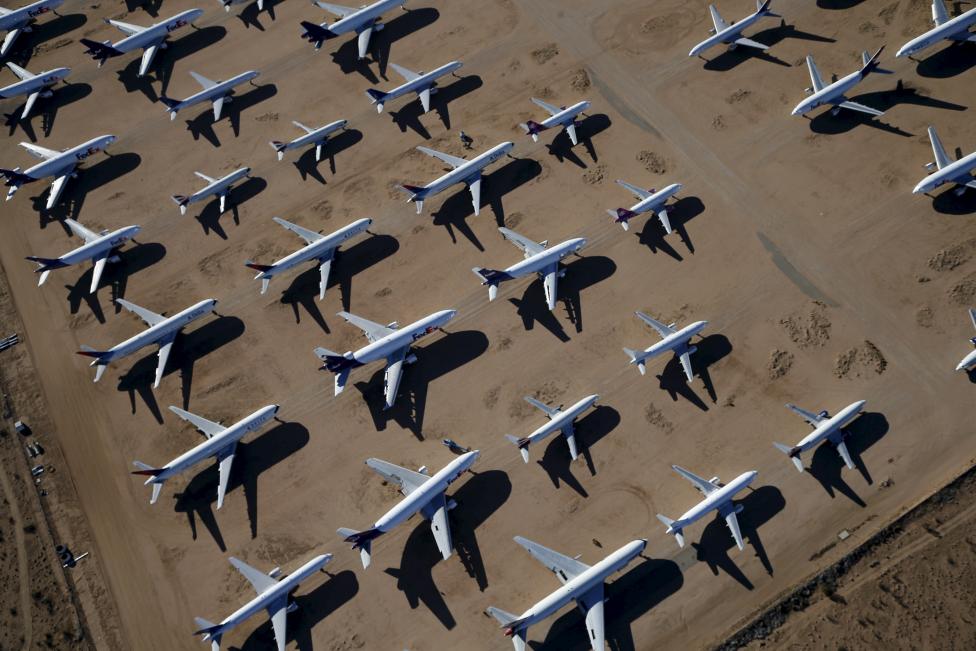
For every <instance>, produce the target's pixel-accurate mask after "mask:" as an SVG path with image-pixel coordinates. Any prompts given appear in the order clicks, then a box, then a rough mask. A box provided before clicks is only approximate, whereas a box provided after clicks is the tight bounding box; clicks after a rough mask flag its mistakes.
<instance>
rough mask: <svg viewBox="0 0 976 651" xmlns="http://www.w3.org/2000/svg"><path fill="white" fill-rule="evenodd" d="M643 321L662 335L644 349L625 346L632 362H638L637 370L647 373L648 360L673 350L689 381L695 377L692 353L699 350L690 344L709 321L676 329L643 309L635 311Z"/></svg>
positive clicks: (697, 322) (625, 350) (642, 373)
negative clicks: (642, 310)
mask: <svg viewBox="0 0 976 651" xmlns="http://www.w3.org/2000/svg"><path fill="white" fill-rule="evenodd" d="M634 314H636V315H637V318H639V319H640V320H641V321H643V322H644V323H646V324H647V325H649V326H651V327H652V328H654V329H655V330H657V333H658V334H659V335H661V341H659V342H657V343H656V344H653V345H652V346H650V347H648V348H645V349H644V350H632V349H630V348H624V352H625V353H627V356H628V357H630V363H631V364H637V370H638V371H640V374H641V375H644V374H645V373H647V368H646V365H647V360H649V359H651V358H653V357H657V356H658V355H660V354H661V353H663V352H666V351H671V352H673V353H674V354H675V355H677V356H678V359H679V360H680V361H681V368H683V369H684V371H685V377H686V378H688V381H689V382H692V381H693V380H694V379H695V376H694V373H693V372H692V369H691V354H692V353H693V352H695V351H697V350H698V348H696V347H695V346H691V345H689V342H690V341H691V338H692V337H694V336H695V335H697V334H699V333H701V331H702V330H704V329H705V326H707V325H708V321H695V322H694V323H692V324H690V325H686V326H685V327H684V328H681V329H680V330H676V329H675V327H674V325H675V324H673V323H672V324H671V325H664V324H663V323H661V322H660V321H657V320H655V319H654V318H652V317H649V316H647V315H646V314H644V313H643V312H641V311H639V310H638V311H637V312H634Z"/></svg>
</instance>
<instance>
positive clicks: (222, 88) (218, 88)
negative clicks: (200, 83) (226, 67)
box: [166, 70, 261, 120]
mask: <svg viewBox="0 0 976 651" xmlns="http://www.w3.org/2000/svg"><path fill="white" fill-rule="evenodd" d="M260 74H261V73H260V72H258V71H257V70H248V71H247V72H242V73H241V74H239V75H237V76H235V77H231V78H230V79H228V80H227V81H222V82H220V83H218V84H216V85H214V86H211V87H210V88H205V89H204V90H201V91H200V92H198V93H194V94H193V95H190V96H189V97H187V98H186V99H184V100H182V101H181V102H179V103H178V104H176V105H175V106H172V107H169V108H167V109H166V110H167V111H168V112H169V114H170V115H169V118H170V120H175V119H176V114H177V113H178V112H179V111H181V110H183V109H185V108H190V107H191V106H195V105H196V104H199V103H200V102H206V101H208V100H212V99H219V98H221V97H223V96H224V95H227V94H229V93H230V91H232V90H233V89H234V87H235V86H239V85H241V84H243V83H245V82H248V81H251V80H252V79H254V78H256V77H257V76H258V75H260Z"/></svg>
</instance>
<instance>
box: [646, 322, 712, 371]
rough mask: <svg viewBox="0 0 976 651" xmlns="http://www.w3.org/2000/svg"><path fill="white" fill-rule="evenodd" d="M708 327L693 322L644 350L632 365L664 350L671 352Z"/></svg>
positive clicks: (703, 323)
mask: <svg viewBox="0 0 976 651" xmlns="http://www.w3.org/2000/svg"><path fill="white" fill-rule="evenodd" d="M707 325H708V321H695V322H694V323H692V324H689V325H686V326H685V327H684V328H682V329H681V330H678V331H677V332H675V333H674V334H670V335H668V336H667V337H665V338H664V339H662V340H661V341H659V342H657V343H656V344H654V345H652V346H650V347H648V348H645V349H644V350H643V352H642V353H641V354H640V355H638V356H637V359H636V360H634V363H638V362H640V361H641V360H642V359H646V358H648V357H653V356H654V355H657V354H659V353H661V352H663V351H665V350H673V349H675V348H677V347H679V346H682V345H684V344H687V343H688V342H689V341H690V340H691V338H692V337H694V336H695V335H697V334H698V333H700V332H701V331H702V330H704V329H705V326H707Z"/></svg>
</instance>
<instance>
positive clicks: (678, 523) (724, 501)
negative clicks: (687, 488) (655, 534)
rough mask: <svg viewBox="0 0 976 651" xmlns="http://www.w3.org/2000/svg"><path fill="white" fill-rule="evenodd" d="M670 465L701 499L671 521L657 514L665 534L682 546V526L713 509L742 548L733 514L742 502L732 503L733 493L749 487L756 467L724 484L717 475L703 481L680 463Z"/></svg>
mask: <svg viewBox="0 0 976 651" xmlns="http://www.w3.org/2000/svg"><path fill="white" fill-rule="evenodd" d="M671 467H672V468H674V470H675V472H677V473H678V474H679V475H681V476H682V477H684V478H685V479H687V480H688V481H690V482H691V483H692V484H693V485H694V486H695V488H697V489H698V491H699V492H700V493H701V494H702V497H703V499H702V501H701V502H699V503H698V504H696V505H695V506H693V507H692V508H691V509H689V510H688V511H686V512H685V514H684V515H682V516H681V517H680V518H678V519H677V520H672V519H671V518H668V517H665V516H663V515H661V514H660V513H658V515H657V519H658V520H660V521H661V522H663V523H664V524H665V525H666V526H667V528H668V530H667V533H669V534H671V535H672V536H674V537H675V540H677V541H678V545H679V546H681V547H684V546H685V537H684V528H685V527H687V526H688V525H690V524H694V523H695V522H697V521H698V520H700V519H702V518H703V517H705V516H706V515H708V514H709V513H711V512H712V511H718V513H719V515H721V516H722V517H723V518H725V524H727V525H728V526H729V531H731V532H732V538H734V539H735V544H736V546H737V547H738V548H739V549H740V550H742V549H745V543H743V542H742V532H741V531H740V530H739V521H738V520H737V519H736V517H735V515H736V514H737V513H742V505H741V504H739V505H733V504H732V500H733V498H735V494H736V493H738V492H739V491H741V490H742V489H743V488H746V487H748V486H749V484H751V483H752V482H753V480H754V479H755V478H756V475H758V474H759V473H758V472H756V471H755V470H750V471H749V472H744V473H742V474H741V475H739V476H738V477H736V478H735V479H733V480H732V481H730V482H729V483H728V484H725V485H723V484H722V483H721V482H719V479H718V477H712V478H711V479H709V480H707V481H706V480H704V479H702V478H701V477H699V476H698V475H696V474H694V473H692V472H688V471H687V470H685V469H684V468H682V467H681V466H674V465H672V466H671Z"/></svg>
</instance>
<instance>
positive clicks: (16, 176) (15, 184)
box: [0, 136, 117, 210]
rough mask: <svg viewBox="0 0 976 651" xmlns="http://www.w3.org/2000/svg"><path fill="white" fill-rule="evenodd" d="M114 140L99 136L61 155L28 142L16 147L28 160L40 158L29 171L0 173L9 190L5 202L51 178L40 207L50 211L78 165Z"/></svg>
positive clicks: (75, 174)
mask: <svg viewBox="0 0 976 651" xmlns="http://www.w3.org/2000/svg"><path fill="white" fill-rule="evenodd" d="M116 140H117V138H116V137H115V136H99V137H97V138H92V139H91V140H89V141H87V142H83V143H81V144H80V145H77V146H75V147H71V148H70V149H65V150H63V151H55V150H54V149H47V148H45V147H41V146H40V145H33V144H31V143H29V142H22V143H20V146H21V147H23V148H24V149H26V150H27V152H28V153H29V154H30V155H31V156H34V157H35V158H40V159H41V161H42V162H40V163H38V164H37V165H34V166H33V167H28V168H27V169H26V170H24V171H20V168H19V167H15V168H13V169H12V170H8V169H0V176H2V177H3V178H4V179H5V180H6V185H7V187H8V188H10V189H9V190H7V201H10V200H11V199H12V198H13V196H14V194H15V193H16V192H17V190H19V189H20V186H22V185H25V184H27V183H33V182H34V181H40V180H41V179H43V178H47V177H48V176H53V177H54V181H53V182H52V183H51V192H50V193H49V194H48V196H47V203H46V204H44V208H45V209H46V210H50V209H51V208H53V207H54V204H56V203H57V202H58V199H60V198H61V193H62V192H64V186H65V185H66V184H67V183H68V179H69V178H74V177H75V176H77V175H78V172H77V171H76V169H77V167H78V165H80V164H81V163H82V162H83V161H84V160H85V159H87V158H88V157H90V156H92V155H93V154H97V153H98V152H100V151H104V150H105V148H106V147H108V146H109V145H111V144H112V143H113V142H115V141H116Z"/></svg>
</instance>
